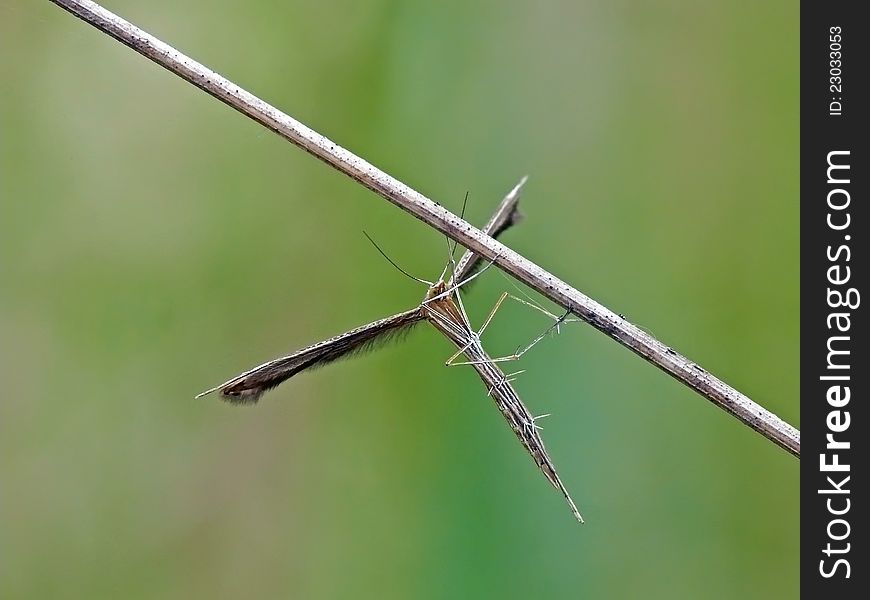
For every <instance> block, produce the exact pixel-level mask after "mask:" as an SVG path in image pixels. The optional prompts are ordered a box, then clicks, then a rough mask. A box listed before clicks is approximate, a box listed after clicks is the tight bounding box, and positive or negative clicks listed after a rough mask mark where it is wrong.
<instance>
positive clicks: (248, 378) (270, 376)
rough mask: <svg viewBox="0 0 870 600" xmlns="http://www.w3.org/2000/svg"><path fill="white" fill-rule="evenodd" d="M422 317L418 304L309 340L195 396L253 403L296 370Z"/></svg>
mask: <svg viewBox="0 0 870 600" xmlns="http://www.w3.org/2000/svg"><path fill="white" fill-rule="evenodd" d="M421 320H423V316H422V314H421V312H420V309H419V307H418V308H415V309H413V310H408V311H405V312H402V313H399V314H397V315H393V316H391V317H387V318H385V319H380V320H378V321H374V322H373V323H369V324H368V325H363V326H362V327H357V328H356V329H352V330H350V331H348V332H346V333H342V334H341V335H337V336H335V337H332V338H329V339H328V340H324V341H322V342H318V343H316V344H312V345H311V346H308V347H307V348H303V349H301V350H298V351H296V352H294V353H293V354H291V355H289V356H284V357H282V358H276V359H275V360H270V361H269V362H267V363H264V364H262V365H260V366H259V367H255V368H253V369H251V370H250V371H246V372H244V373H242V374H241V375H239V376H237V377H234V378H232V379H230V380H229V381H227V382H226V383H222V384H221V385H219V386H217V387H214V388H212V389H210V390H206V391H204V392H202V393H201V394H199V395H197V396H196V397H197V398H200V397H202V396H205V395H207V394H211V393H212V392H220V396H221V398H222V399H224V400H227V401H229V402H232V403H234V404H254V403H255V402H257V400H259V399H260V396H262V395H263V393H265V392H266V391H268V390H270V389H272V388H273V387H275V386H277V385H279V384H280V383H282V382H284V381H286V380H287V379H289V378H290V377H293V375H295V374H296V373H299V372H300V371H304V370H305V369H311V368H316V367H320V366H323V365H325V364H328V363H331V362H332V361H334V360H338V359H340V358H346V357H349V356H353V355H355V354H359V353H360V352H365V351H366V350H369V349H371V348H373V347H374V346H376V345H377V344H378V343H379V342H386V341H388V340H389V339H390V338H393V337H396V336H397V335H401V334H402V333H405V332H407V331H408V330H410V328H411V327H412V326H414V325H415V324H416V323H419V322H420V321H421Z"/></svg>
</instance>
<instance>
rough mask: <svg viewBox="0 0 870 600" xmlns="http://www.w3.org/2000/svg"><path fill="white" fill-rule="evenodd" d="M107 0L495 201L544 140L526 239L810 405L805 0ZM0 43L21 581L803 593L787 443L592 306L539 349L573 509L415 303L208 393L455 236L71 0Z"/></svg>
mask: <svg viewBox="0 0 870 600" xmlns="http://www.w3.org/2000/svg"><path fill="white" fill-rule="evenodd" d="M107 5H108V6H109V8H111V9H113V10H115V11H117V12H118V13H120V14H121V15H123V16H124V17H126V18H128V19H130V20H132V21H133V22H135V23H137V24H138V25H140V26H142V27H143V28H145V29H147V30H149V31H151V32H153V33H154V34H155V35H157V36H159V37H161V38H162V39H164V40H167V41H168V42H170V43H172V44H174V45H176V46H177V47H178V48H180V49H182V50H183V51H186V52H188V53H189V54H191V55H192V56H194V57H195V58H197V59H198V60H200V61H202V62H204V63H205V64H206V65H209V66H210V67H212V68H214V69H216V70H218V71H220V72H221V73H223V74H224V75H226V76H227V77H229V78H231V79H233V80H234V81H236V82H238V83H239V84H240V85H242V86H245V87H247V88H248V89H250V90H252V91H253V92H255V93H257V94H258V95H260V96H261V97H263V98H265V99H267V100H269V101H270V102H272V103H274V104H275V105H276V106H279V107H281V108H282V109H284V110H286V111H288V112H289V113H290V114H292V115H294V116H295V117H297V118H299V119H301V120H302V121H303V122H305V123H307V124H309V125H310V126H312V127H314V128H315V129H317V130H319V131H321V132H322V133H324V134H326V135H328V136H330V137H332V138H333V139H334V140H336V141H337V142H339V143H341V144H343V145H345V146H347V147H348V148H350V149H352V150H353V151H355V152H357V153H359V154H361V155H362V156H364V157H366V158H367V159H369V160H370V161H372V162H373V163H375V164H377V165H378V166H380V167H382V168H384V169H385V170H387V171H388V172H390V173H392V174H393V175H395V176H396V177H398V178H400V179H402V180H403V181H405V182H406V183H408V184H409V185H411V186H413V187H415V188H417V189H419V190H421V191H422V192H424V193H426V194H428V195H430V196H431V197H433V198H435V199H437V200H438V201H439V202H441V203H443V204H445V205H447V206H449V207H451V208H453V209H458V207H459V206H460V205H461V202H462V197H463V195H464V193H465V192H466V191H470V204H469V208H468V216H469V218H470V219H471V220H472V221H475V222H478V223H482V222H483V221H484V220H485V219H486V218H487V217H488V215H489V213H490V211H491V210H492V209H493V207H494V206H495V204H496V203H497V202H498V200H499V199H500V198H501V196H502V195H503V194H504V193H505V192H506V191H507V190H508V189H509V188H510V187H511V186H512V185H513V184H514V183H515V182H516V181H517V180H518V179H519V177H520V176H521V175H523V174H526V173H528V174H530V175H531V179H530V182H529V184H528V186H527V188H526V193H525V195H524V199H523V202H522V207H523V211H524V212H525V214H526V215H527V219H526V220H525V221H524V222H523V224H522V225H521V226H520V227H518V228H516V229H515V230H513V231H511V232H509V233H508V234H507V235H506V236H505V241H506V243H508V244H509V245H510V246H511V247H513V248H515V249H517V250H518V251H519V252H521V253H523V254H524V255H526V256H528V257H529V258H531V259H533V260H535V261H537V262H539V263H540V264H541V265H542V266H545V267H546V268H548V269H550V270H552V271H553V272H555V273H556V274H558V275H559V276H561V277H563V278H565V279H566V280H567V281H570V282H572V283H573V284H574V285H575V286H577V287H578V288H579V289H581V290H583V291H584V292H586V293H587V294H589V295H590V296H592V297H594V298H596V299H598V300H600V301H602V302H603V303H605V304H606V305H607V306H609V307H611V308H612V309H613V310H615V311H619V312H621V313H624V314H625V315H626V316H627V317H628V318H629V319H631V320H633V321H635V322H637V323H639V324H640V325H642V326H643V327H645V328H646V329H648V330H649V331H651V332H652V333H653V334H654V335H656V336H657V337H659V338H660V339H662V340H664V341H666V342H667V343H668V344H670V345H672V346H673V347H674V348H676V349H678V350H679V351H681V352H683V353H684V354H686V355H687V356H689V357H691V358H692V359H693V360H696V361H698V362H699V363H700V364H702V365H704V366H705V367H707V368H708V369H709V370H711V371H712V372H714V373H716V374H717V375H719V376H720V377H722V378H724V379H725V380H726V381H728V382H729V383H731V384H733V385H734V386H736V387H737V388H738V389H740V390H742V391H744V392H746V393H747V394H749V395H750V396H751V397H753V398H754V399H756V400H757V401H759V402H761V403H762V404H764V405H765V406H766V407H768V408H769V409H771V410H773V411H775V412H777V413H778V414H780V415H782V416H783V417H784V418H786V419H787V420H789V421H790V422H792V423H794V424H795V425H798V426H799V425H800V423H799V420H800V419H799V416H800V415H799V392H798V381H797V377H796V375H797V372H798V368H799V360H798V346H799V328H798V311H799V297H798V284H799V275H798V266H799V264H798V243H799V236H798V224H799V220H798V177H797V176H798V148H799V144H798V140H799V137H798V136H799V131H798V109H799V102H798V81H799V79H798V6H797V4H795V3H791V2H788V3H787V2H783V1H776V2H768V3H749V2H736V3H735V2H725V1H716V2H685V1H684V2H675V1H670V2H668V1H657V2H624V1H617V2H581V3H578V2H567V1H563V2H554V3H509V4H505V3H501V2H493V1H490V2H482V3H476V4H471V5H469V4H468V3H465V2H458V1H453V0H451V1H447V2H438V3H432V2H391V1H374V2H353V1H348V0H339V1H338V2H331V3H322V2H311V1H309V2H288V3H277V2H266V1H258V0H254V1H252V2H245V3H240V2H229V1H226V0H219V1H215V0H211V1H209V2H206V1H204V0H189V1H187V2H169V1H168V0H157V1H153V2H148V3H141V2H132V1H129V0H114V1H112V2H108V3H107ZM0 49H2V54H0V56H2V58H0V69H2V71H0V74H2V77H0V86H2V89H0V98H2V100H0V119H2V120H0V128H2V129H0V135H2V143H0V159H2V161H0V194H2V205H0V206H2V213H0V261H2V262H0V269H2V271H0V272H2V281H3V284H2V292H0V309H2V311H0V331H2V345H0V353H2V356H0V359H2V360H0V364H2V379H3V386H2V388H3V393H2V404H0V411H2V412H0V427H2V431H0V472H2V490H3V491H2V493H3V500H2V503H0V517H2V523H3V536H2V539H3V541H2V544H3V558H2V567H0V569H2V571H0V595H2V597H3V598H66V597H69V598H72V597H82V598H206V597H221V598H230V597H238V598H241V597H251V598H271V597H304V598H339V597H360V598H409V597H414V598H455V597H505V598H508V597H512V598H520V597H526V598H529V597H531V598H541V597H551V598H552V597H590V598H635V597H645V598H659V597H661V598H699V597H703V598H735V597H740V598H790V597H794V596H795V595H796V594H797V593H798V583H799V577H798V560H797V559H798V549H799V526H798V513H799V502H798V483H799V475H798V467H799V462H798V461H797V460H795V459H794V458H792V457H790V456H789V455H787V454H786V453H785V452H784V451H782V450H779V449H778V448H776V447H774V446H773V445H771V444H770V443H769V442H767V441H765V440H764V439H762V438H761V437H759V436H758V435H756V434H754V433H753V432H752V431H750V430H749V429H747V428H746V427H743V426H741V425H739V424H738V423H737V422H736V421H735V420H734V419H732V418H730V417H728V416H727V415H725V414H724V413H722V412H721V411H719V410H717V409H715V408H713V407H712V406H711V405H709V404H708V403H707V402H706V401H704V400H702V399H701V398H700V397H698V396H697V395H695V394H694V393H693V392H691V391H689V390H688V389H686V388H685V387H683V386H682V385H679V384H678V383H677V382H675V381H674V380H672V379H671V378H669V377H667V376H665V375H664V374H662V373H661V372H659V371H658V370H656V369H654V368H652V367H651V366H650V365H648V364H647V363H645V362H644V361H642V360H640V359H639V358H638V357H636V356H634V355H633V354H631V353H630V352H628V351H626V350H625V349H623V348H621V347H619V346H618V345H617V344H614V343H613V342H612V341H611V340H609V339H607V338H606V337H605V336H603V335H600V334H599V333H597V332H595V331H594V330H592V329H591V328H589V327H587V326H585V325H583V326H579V325H578V326H573V327H571V328H567V329H565V330H564V332H563V334H562V335H561V336H559V337H558V338H554V339H552V340H548V341H547V342H546V343H544V344H542V345H540V346H538V347H537V348H536V349H535V350H534V351H533V352H530V353H529V354H528V355H527V357H526V358H524V360H523V363H522V365H521V367H517V368H526V369H528V372H527V373H526V374H524V375H523V376H522V377H521V378H520V379H519V381H518V382H517V386H518V390H519V392H520V394H521V395H522V396H523V397H524V398H525V400H526V402H527V403H528V404H529V406H530V407H531V408H532V410H533V411H534V412H536V413H545V412H546V413H553V416H552V417H551V418H549V419H547V420H546V421H542V424H544V426H545V431H544V437H545V439H546V441H547V442H548V445H549V449H550V453H551V455H552V457H553V459H554V461H555V462H556V464H557V465H558V467H559V468H560V471H561V473H562V476H563V479H564V480H565V482H566V483H567V485H568V487H569V488H570V489H571V491H572V492H573V494H574V497H575V499H576V500H577V501H578V503H579V504H580V506H581V509H582V510H583V511H584V514H585V516H586V517H587V520H588V524H587V525H585V526H582V527H581V526H578V525H576V524H575V523H573V522H572V519H571V515H570V513H569V511H568V510H567V508H566V507H565V505H564V503H563V501H562V500H561V498H560V497H559V495H558V494H557V493H556V492H555V491H554V490H553V489H551V488H550V487H549V486H548V485H547V483H546V481H545V480H544V478H543V477H542V476H541V475H540V473H538V472H536V470H535V468H534V466H533V464H532V462H531V461H530V460H529V457H528V456H527V455H526V454H525V453H524V452H523V450H522V449H521V447H520V446H519V445H518V444H517V442H516V440H515V439H514V438H513V436H512V435H511V434H510V432H509V430H508V429H507V428H506V426H505V424H504V423H503V422H502V420H501V418H500V417H499V415H498V414H497V412H496V411H495V409H494V408H493V406H492V405H491V401H490V400H489V399H488V398H487V397H486V393H485V390H484V389H482V387H481V385H480V384H479V382H478V381H477V380H476V378H475V376H474V374H473V372H471V371H470V370H464V369H445V368H444V367H443V366H442V363H443V360H444V359H445V358H446V357H447V356H449V355H450V353H451V352H452V350H451V349H450V347H449V346H448V344H447V343H446V342H445V341H444V340H442V339H440V338H439V336H438V335H437V334H436V333H435V332H434V331H431V330H430V329H429V328H426V327H422V328H420V330H419V331H417V332H415V333H414V334H413V335H412V336H411V337H410V338H409V339H407V340H406V341H405V342H403V343H402V344H401V345H397V346H392V347H389V348H387V349H384V350H382V351H379V352H377V353H374V354H371V355H368V356H366V357H363V358H358V359H355V360H353V361H348V362H343V363H340V364H337V365H333V366H330V367H328V368H325V369H322V370H320V371H317V372H315V373H311V374H305V375H302V376H299V377H298V378H296V379H294V380H292V381H291V382H290V383H288V384H285V385H284V386H282V387H281V388H280V389H279V390H277V391H275V392H273V393H271V394H269V395H268V396H266V398H265V399H264V400H263V401H262V402H261V404H260V405H259V406H257V407H256V408H239V407H234V406H229V405H225V404H222V403H219V402H218V401H217V400H216V399H214V398H208V399H203V400H199V401H193V400H192V397H193V395H194V394H195V393H197V392H198V391H201V390H202V389H204V388H206V387H210V386H211V385H214V384H215V383H218V382H220V381H223V380H225V379H226V378H228V377H230V376H232V375H234V374H235V373H237V372H238V371H240V370H242V369H245V368H248V367H250V366H252V365H254V364H258V363H259V362H261V361H264V360H267V359H269V358H272V357H274V356H276V355H280V354H282V353H285V352H288V351H291V350H293V349H295V348H298V347H300V346H304V345H307V344H308V343H311V342H313V341H316V340H319V339H322V338H324V337H328V336H330V335H333V334H335V333H338V332H341V331H343V330H345V329H348V328H350V327H353V326H356V325H359V324H361V323H365V322H367V321H369V320H373V319H375V318H379V317H382V316H385V315H387V314H390V313H392V312H396V311H399V310H402V309H404V308H407V307H409V306H411V305H413V304H414V303H415V302H417V301H418V300H419V299H420V297H421V296H422V293H423V289H422V288H421V287H419V286H416V285H415V284H414V283H413V282H410V281H408V280H407V279H405V278H404V277H402V276H401V275H399V274H398V273H396V271H395V270H394V269H393V268H392V267H390V266H389V265H388V264H387V263H386V262H385V261H384V260H383V259H382V258H381V257H380V256H378V255H377V253H376V252H375V251H374V250H373V249H372V248H371V247H370V245H369V244H368V242H367V241H366V240H365V239H364V237H363V236H362V233H361V229H363V228H365V229H366V230H367V231H369V232H370V233H371V234H372V235H373V236H375V238H376V239H377V240H378V241H379V243H380V244H381V245H382V246H383V247H384V248H385V249H386V250H387V251H388V252H389V253H390V254H391V255H392V256H393V257H395V258H396V260H397V261H399V262H400V264H402V265H403V266H404V267H405V268H406V269H407V270H409V271H411V272H413V273H416V274H418V275H419V276H421V277H431V276H433V275H434V274H437V272H439V271H440V269H441V267H442V265H443V263H444V260H445V254H444V252H445V251H444V241H443V238H441V237H440V236H439V235H437V234H436V233H434V232H433V231H431V230H430V229H429V228H427V227H426V226H424V225H423V224H421V223H419V222H417V221H415V220H414V219H412V218H410V217H408V216H407V215H406V214H404V213H402V212H401V211H399V210H397V209H396V208H394V207H392V206H390V205H388V204H387V203H386V202H384V201H383V200H381V199H379V198H377V197H375V196H374V195H373V194H371V193H369V192H367V191H366V190H364V189H362V188H361V187H360V186H358V185H356V184H355V183H353V182H351V181H349V180H348V179H346V178H345V177H343V176H341V175H339V174H338V173H335V172H333V171H332V170H331V169H329V168H327V167H326V166H324V165H322V164H320V163H318V162H317V161H315V160H312V158H311V157H310V156H308V155H306V154H305V153H304V152H300V151H299V150H298V149H296V148H293V147H291V146H290V145H288V144H287V143H285V142H284V141H282V140H280V139H279V138H278V137H277V136H274V135H273V134H271V133H269V132H267V131H265V130H263V129H262V128H261V127H259V126H257V125H256V124H254V123H252V122H250V121H248V120H247V119H245V118H243V117H241V116H239V115H238V114H236V113H234V112H233V111H231V110H230V109H228V108H227V107H225V106H224V105H222V104H220V103H219V102H216V101H215V100H214V99H212V98H210V97H208V96H207V95H206V94H204V93H202V92H200V91H198V90H196V89H194V88H193V87H191V86H190V85H188V84H186V83H183V82H182V81H180V80H178V79H177V78H176V77H173V76H171V75H169V74H167V73H166V72H164V71H163V70H161V69H159V68H158V67H156V66H154V65H152V64H150V63H149V62H148V61H146V60H144V59H143V58H142V57H140V56H139V55H137V54H135V53H134V52H132V51H130V50H129V49H127V48H125V47H123V46H121V45H120V44H118V43H117V42H115V41H113V40H111V39H109V38H108V37H106V36H104V35H101V34H99V33H98V32H96V31H95V30H94V29H92V28H90V27H88V26H85V25H84V24H83V23H81V22H79V21H77V20H76V19H74V18H72V17H71V16H70V15H68V14H66V13H65V12H63V11H61V10H60V9H58V8H57V7H55V6H53V5H51V4H50V3H48V2H39V3H37V2H22V1H20V0H18V1H16V0H12V2H11V3H8V2H7V3H4V4H3V6H2V7H0ZM504 289H509V290H510V289H512V288H511V284H510V283H509V282H508V281H507V280H506V279H505V278H504V277H503V276H501V275H500V274H499V273H497V272H496V271H495V270H493V271H492V272H490V273H489V274H487V275H486V276H485V277H484V278H482V281H481V284H480V285H479V286H478V287H477V288H475V289H474V290H473V292H472V293H471V294H469V296H468V304H469V306H470V310H471V312H472V319H473V320H474V321H475V322H480V319H482V318H483V316H484V315H485V314H486V312H487V311H488V309H489V308H490V306H491V305H492V303H493V302H494V301H495V299H496V298H497V296H498V294H499V293H500V291H502V290H504ZM543 326H546V322H545V321H542V319H541V316H540V315H539V314H536V313H535V312H534V311H530V310H527V309H523V308H522V307H519V306H514V307H508V308H505V309H504V314H501V313H500V315H499V316H498V317H497V318H496V320H495V321H494V323H493V325H492V327H491V328H490V329H489V330H488V331H487V335H486V339H485V342H486V345H487V347H489V348H490V349H491V352H492V353H493V354H498V353H505V354H507V353H510V352H511V351H513V349H514V347H515V346H516V345H517V344H520V343H522V342H523V341H525V340H527V339H529V338H530V337H531V336H532V335H534V334H535V333H536V332H538V331H540V330H541V328H542V327H543Z"/></svg>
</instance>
